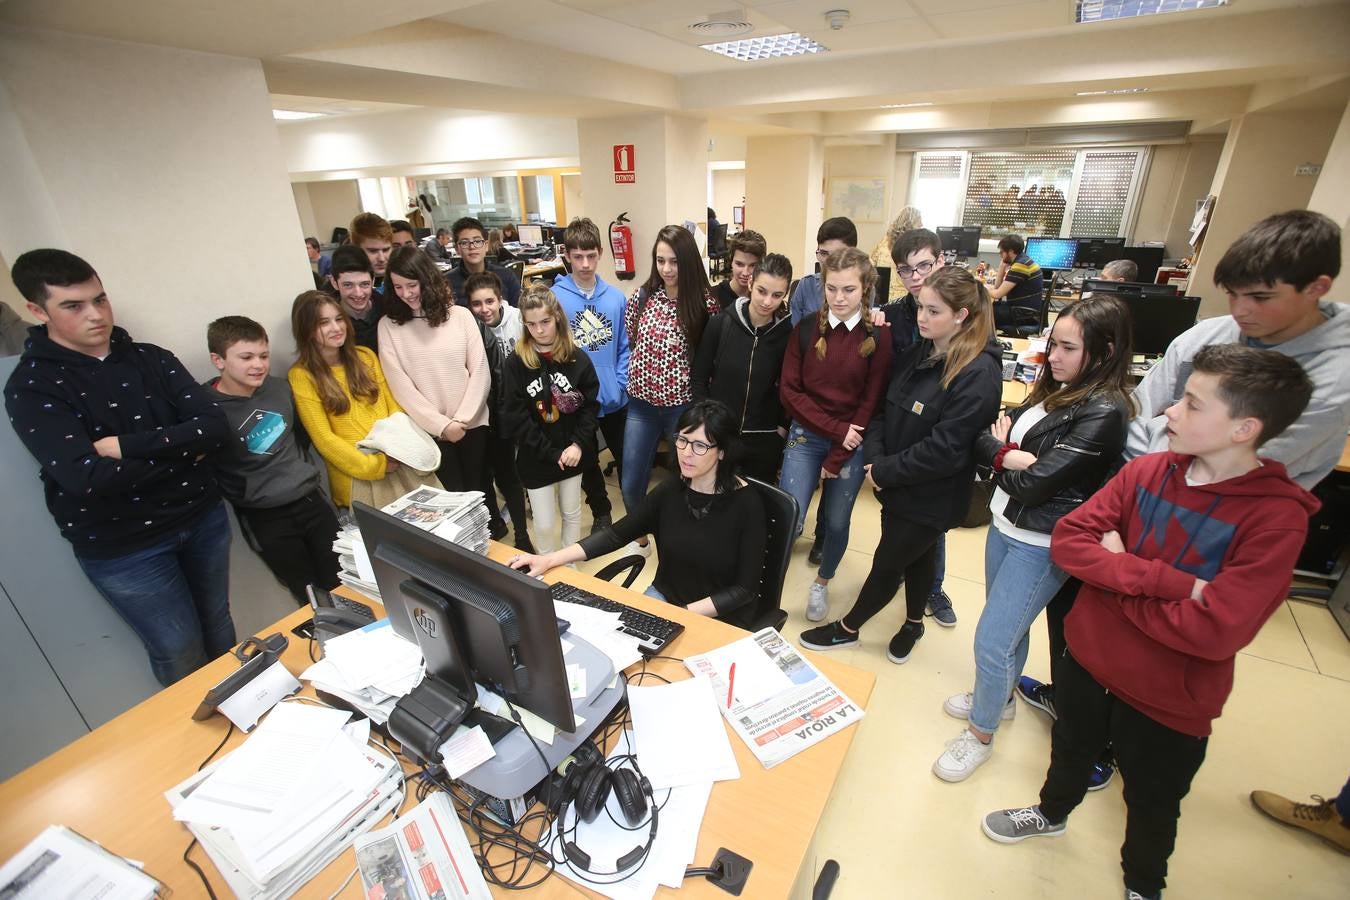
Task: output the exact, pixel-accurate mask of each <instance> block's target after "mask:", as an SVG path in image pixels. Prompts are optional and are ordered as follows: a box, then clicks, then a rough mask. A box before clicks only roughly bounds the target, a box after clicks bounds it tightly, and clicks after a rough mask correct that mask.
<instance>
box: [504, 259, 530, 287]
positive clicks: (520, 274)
mask: <svg viewBox="0 0 1350 900" xmlns="http://www.w3.org/2000/svg"><path fill="white" fill-rule="evenodd" d="M506 268H508V269H510V270H511V274H512V275H515V276H516V281H519V282H520V283H521V284H522V285H523V284H524V283H525V263H523V262H519V261H517V262H512V263H507V264H506Z"/></svg>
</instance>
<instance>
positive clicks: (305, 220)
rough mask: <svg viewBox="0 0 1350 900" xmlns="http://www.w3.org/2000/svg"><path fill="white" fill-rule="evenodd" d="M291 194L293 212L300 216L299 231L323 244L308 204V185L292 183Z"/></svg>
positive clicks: (298, 182)
mask: <svg viewBox="0 0 1350 900" xmlns="http://www.w3.org/2000/svg"><path fill="white" fill-rule="evenodd" d="M291 193H292V194H293V195H294V196H295V211H296V213H297V214H298V215H299V216H300V230H301V231H303V232H304V233H305V235H306V236H309V237H316V238H318V239H319V243H323V241H324V238H323V237H321V236H320V235H319V229H318V226H316V225H315V224H314V205H313V204H312V203H310V202H309V185H307V184H305V183H304V182H300V181H297V182H294V183H292V184H291Z"/></svg>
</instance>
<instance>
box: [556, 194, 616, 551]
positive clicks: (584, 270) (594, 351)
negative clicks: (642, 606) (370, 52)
mask: <svg viewBox="0 0 1350 900" xmlns="http://www.w3.org/2000/svg"><path fill="white" fill-rule="evenodd" d="M563 247H564V249H565V252H566V256H567V263H568V265H569V266H570V268H571V270H572V274H570V275H559V276H558V277H557V278H556V279H555V280H554V282H553V294H554V296H556V297H557V298H558V301H559V302H560V303H561V304H562V307H563V312H565V313H566V314H567V319H568V322H569V323H570V324H571V326H572V336H573V337H574V338H575V339H576V342H577V346H579V347H581V349H582V350H584V351H585V352H586V355H587V356H589V357H590V359H591V364H592V365H593V366H595V374H596V375H598V376H599V377H600V420H599V430H600V433H601V434H603V435H604V436H605V446H607V447H609V451H610V453H612V454H614V462H615V463H616V464H619V463H620V462H621V460H622V459H623V428H624V421H625V419H626V417H627V412H628V333H627V332H626V331H625V330H624V327H623V313H624V308H625V307H626V306H627V305H628V298H627V297H625V296H624V294H623V291H621V290H619V289H618V288H616V287H615V286H614V285H612V284H606V283H605V282H604V281H603V280H601V278H600V276H599V274H598V271H597V270H598V269H599V268H600V257H601V256H603V255H604V249H603V248H602V245H601V243H600V229H599V228H598V227H596V224H595V223H594V222H592V221H591V220H590V219H573V220H572V221H571V222H570V223H568V225H567V229H566V230H565V231H564V232H563ZM598 456H599V454H596V456H593V457H591V459H590V461H589V465H586V467H585V469H584V470H583V471H582V473H581V489H582V491H583V492H585V494H586V505H587V506H589V507H590V508H591V519H592V525H591V530H592V531H593V532H594V531H595V530H596V529H599V528H604V527H605V526H606V525H609V524H610V523H611V522H612V521H613V515H612V511H613V507H612V505H611V504H610V501H609V492H608V490H607V489H606V488H605V477H604V475H602V474H601V472H600V463H599V459H598Z"/></svg>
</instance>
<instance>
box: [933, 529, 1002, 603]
mask: <svg viewBox="0 0 1350 900" xmlns="http://www.w3.org/2000/svg"><path fill="white" fill-rule="evenodd" d="M990 527H992V526H990ZM933 566H934V571H933V589H932V590H931V591H929V592H928V596H930V597H934V596H937V595H938V594H940V593H942V576H944V575H946V574H947V532H945V531H944V532H942V536H941V537H939V538H938V539H937V548H936V550H935V551H934V559H933Z"/></svg>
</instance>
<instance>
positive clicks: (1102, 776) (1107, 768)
mask: <svg viewBox="0 0 1350 900" xmlns="http://www.w3.org/2000/svg"><path fill="white" fill-rule="evenodd" d="M1115 774H1116V767H1115V765H1114V764H1112V763H1110V762H1105V761H1103V762H1098V763H1095V764H1094V765H1093V766H1092V774H1091V775H1089V776H1088V790H1089V791H1100V790H1101V789H1102V788H1104V787H1106V786H1107V785H1109V784H1110V783H1111V779H1112V778H1113V777H1115Z"/></svg>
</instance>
